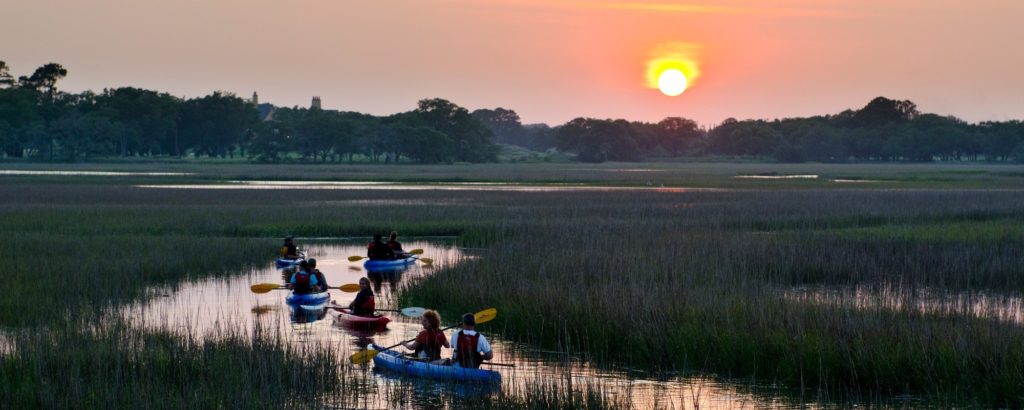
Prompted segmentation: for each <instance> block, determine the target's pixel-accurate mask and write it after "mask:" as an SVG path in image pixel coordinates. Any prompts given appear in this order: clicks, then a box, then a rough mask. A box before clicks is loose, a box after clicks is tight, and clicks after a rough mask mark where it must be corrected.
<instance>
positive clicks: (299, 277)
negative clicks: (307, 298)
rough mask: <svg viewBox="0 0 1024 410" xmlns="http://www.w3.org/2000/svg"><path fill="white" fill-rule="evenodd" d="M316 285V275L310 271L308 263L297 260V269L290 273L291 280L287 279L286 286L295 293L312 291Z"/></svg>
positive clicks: (317, 283)
mask: <svg viewBox="0 0 1024 410" xmlns="http://www.w3.org/2000/svg"><path fill="white" fill-rule="evenodd" d="M318 285H319V282H317V279H316V275H314V274H313V273H312V271H310V269H309V263H308V262H306V261H300V262H299V269H298V270H296V271H295V273H293V274H292V278H291V280H289V281H288V287H289V288H290V289H291V290H292V293H294V294H296V295H307V294H310V293H313V291H314V289H315V288H317V287H318Z"/></svg>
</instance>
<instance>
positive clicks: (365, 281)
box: [359, 278, 370, 290]
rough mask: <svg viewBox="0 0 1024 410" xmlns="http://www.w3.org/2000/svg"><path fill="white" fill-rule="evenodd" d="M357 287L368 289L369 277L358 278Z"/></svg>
mask: <svg viewBox="0 0 1024 410" xmlns="http://www.w3.org/2000/svg"><path fill="white" fill-rule="evenodd" d="M359 289H367V290H368V289H370V279H368V278H359Z"/></svg>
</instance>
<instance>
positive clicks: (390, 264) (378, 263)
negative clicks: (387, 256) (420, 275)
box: [363, 255, 419, 271]
mask: <svg viewBox="0 0 1024 410" xmlns="http://www.w3.org/2000/svg"><path fill="white" fill-rule="evenodd" d="M417 259H419V258H417V257H416V255H411V256H409V257H408V258H405V259H391V260H368V261H366V262H364V263H363V267H364V268H366V270H378V271H379V270H388V269H396V268H404V267H406V266H408V265H412V264H414V263H416V260H417Z"/></svg>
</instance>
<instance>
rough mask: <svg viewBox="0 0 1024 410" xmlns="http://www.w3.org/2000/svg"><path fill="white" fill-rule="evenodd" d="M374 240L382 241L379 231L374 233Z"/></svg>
mask: <svg viewBox="0 0 1024 410" xmlns="http://www.w3.org/2000/svg"><path fill="white" fill-rule="evenodd" d="M373 241H374V242H380V234H379V233H375V234H373Z"/></svg>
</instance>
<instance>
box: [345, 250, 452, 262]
mask: <svg viewBox="0 0 1024 410" xmlns="http://www.w3.org/2000/svg"><path fill="white" fill-rule="evenodd" d="M405 253H408V254H410V255H422V254H423V249H420V248H416V249H413V250H411V251H409V252H405ZM363 259H366V257H365V256H358V255H352V256H349V257H348V261H349V262H357V261H361V260H363ZM419 259H420V260H423V259H424V258H419ZM431 262H433V261H431Z"/></svg>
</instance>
